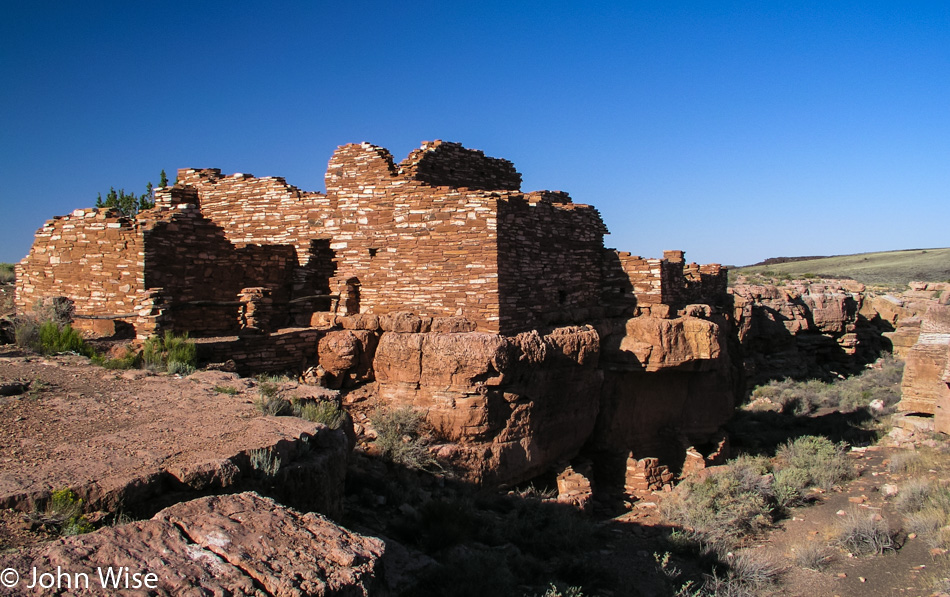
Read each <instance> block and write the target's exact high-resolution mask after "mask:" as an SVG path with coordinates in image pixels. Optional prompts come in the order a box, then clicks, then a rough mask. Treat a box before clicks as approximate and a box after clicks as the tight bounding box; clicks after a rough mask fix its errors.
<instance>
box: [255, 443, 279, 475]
mask: <svg viewBox="0 0 950 597" xmlns="http://www.w3.org/2000/svg"><path fill="white" fill-rule="evenodd" d="M248 457H249V459H250V462H251V471H252V472H253V474H254V475H255V476H256V477H258V478H262V479H270V478H272V477H274V475H276V474H277V471H279V470H280V456H278V455H277V454H275V453H274V452H273V451H272V450H269V449H267V448H260V449H258V450H251V452H250V454H248Z"/></svg>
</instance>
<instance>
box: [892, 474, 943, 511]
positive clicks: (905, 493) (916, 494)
mask: <svg viewBox="0 0 950 597" xmlns="http://www.w3.org/2000/svg"><path fill="white" fill-rule="evenodd" d="M933 491H934V487H933V483H932V482H931V481H929V480H927V479H912V480H910V481H908V482H907V483H905V484H904V486H903V487H901V488H900V491H899V492H898V494H897V503H896V505H897V510H898V511H899V512H901V513H903V514H910V513H912V512H919V511H920V510H923V509H924V507H925V506H926V505H927V503H928V502H929V501H930V496H931V494H932V493H933Z"/></svg>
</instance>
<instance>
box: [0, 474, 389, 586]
mask: <svg viewBox="0 0 950 597" xmlns="http://www.w3.org/2000/svg"><path fill="white" fill-rule="evenodd" d="M384 547H385V546H384V544H383V542H382V541H380V540H379V539H375V538H372V537H364V536H361V535H358V534H356V533H353V532H351V531H348V530H346V529H344V528H343V527H340V526H338V525H336V524H334V523H333V522H332V521H330V520H329V519H327V518H324V517H323V516H321V515H319V514H313V513H311V514H301V513H299V512H297V511H295V510H291V509H289V508H285V507H283V506H281V505H280V504H277V503H276V502H274V501H273V500H271V499H269V498H264V497H261V496H259V495H257V494H256V493H241V494H236V495H222V496H212V497H205V498H200V499H196V500H193V501H190V502H184V503H180V504H176V505H174V506H171V507H169V508H166V509H164V510H162V511H160V512H159V513H158V514H156V515H155V516H154V517H153V518H152V519H150V520H142V521H138V522H133V523H130V524H126V525H122V526H116V527H106V528H103V529H101V530H99V531H97V532H94V533H90V534H87V535H79V536H75V537H67V538H63V539H59V540H57V541H53V542H51V543H47V544H44V545H39V546H37V547H33V548H29V549H27V550H24V551H22V552H20V553H15V554H3V555H0V568H3V569H13V570H16V571H18V572H19V574H20V579H19V582H18V583H16V584H15V586H9V585H10V584H12V583H11V582H10V581H11V580H12V577H10V576H5V577H4V580H5V581H6V582H5V583H4V584H5V585H6V586H4V587H0V595H45V594H49V593H50V590H49V588H46V589H44V588H43V587H42V586H41V585H40V584H37V586H35V587H34V588H33V589H29V588H27V587H28V585H29V584H31V583H32V570H34V569H35V570H36V571H37V574H38V575H41V574H44V573H48V574H50V575H51V576H49V577H47V578H46V582H45V583H44V584H45V586H47V587H49V586H50V583H58V584H56V585H54V586H57V587H59V588H61V589H64V590H65V589H69V590H65V593H66V594H92V595H111V594H118V593H120V592H121V593H124V592H125V591H121V590H120V589H125V588H135V589H138V590H139V591H140V592H141V594H146V593H147V594H149V595H199V594H200V595H301V596H310V595H312V596H330V595H341V596H342V595H347V596H350V595H353V596H357V595H370V594H374V595H376V594H379V592H378V591H377V590H376V589H378V588H379V587H380V584H381V577H382V574H381V570H380V559H381V557H382V556H383V552H384ZM123 568H124V569H125V571H123ZM126 571H127V575H128V576H126ZM58 572H60V573H65V576H61V577H58V578H57V576H56V575H57V573H58ZM6 574H9V573H6ZM100 574H101V575H102V577H100ZM117 575H118V577H117ZM134 575H138V576H134ZM146 575H151V576H146ZM103 577H105V578H107V579H109V580H107V582H106V583H105V584H106V585H107V586H103V582H102V580H103ZM126 579H128V580H127V581H126ZM67 582H68V583H70V584H69V586H67V585H66V583H67ZM113 582H118V583H119V584H118V585H114V584H112V583H113ZM126 582H128V583H129V584H128V585H126V584H125V583H126ZM143 583H147V584H143ZM77 584H78V589H80V590H77ZM87 586H88V591H87V590H85V589H86V588H87ZM137 594H138V593H137Z"/></svg>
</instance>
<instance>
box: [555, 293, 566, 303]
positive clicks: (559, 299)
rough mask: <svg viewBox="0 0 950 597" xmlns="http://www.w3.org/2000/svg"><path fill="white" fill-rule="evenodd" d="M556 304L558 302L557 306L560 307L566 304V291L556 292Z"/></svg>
mask: <svg viewBox="0 0 950 597" xmlns="http://www.w3.org/2000/svg"><path fill="white" fill-rule="evenodd" d="M557 302H558V304H560V305H563V304H564V303H565V302H567V291H566V290H558V291H557Z"/></svg>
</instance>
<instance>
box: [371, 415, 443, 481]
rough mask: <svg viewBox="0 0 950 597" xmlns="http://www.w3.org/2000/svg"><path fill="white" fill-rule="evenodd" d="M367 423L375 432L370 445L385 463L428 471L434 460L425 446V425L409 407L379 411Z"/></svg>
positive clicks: (433, 464) (422, 418) (419, 416)
mask: <svg viewBox="0 0 950 597" xmlns="http://www.w3.org/2000/svg"><path fill="white" fill-rule="evenodd" d="M370 422H371V423H372V425H373V428H374V429H375V430H376V440H375V442H374V443H373V445H374V446H375V447H376V449H377V450H379V453H380V455H381V456H382V457H383V458H386V459H387V460H391V461H392V462H394V463H396V464H400V465H402V466H405V467H407V468H411V469H423V470H425V469H430V468H432V467H433V466H435V465H436V461H435V458H434V457H433V456H432V455H431V454H430V453H429V451H428V449H426V446H425V435H426V431H427V429H426V425H425V418H424V416H423V414H422V413H420V412H418V411H416V410H415V409H413V408H412V407H409V406H404V407H401V408H380V409H378V410H377V411H376V412H375V413H373V416H372V417H370Z"/></svg>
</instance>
